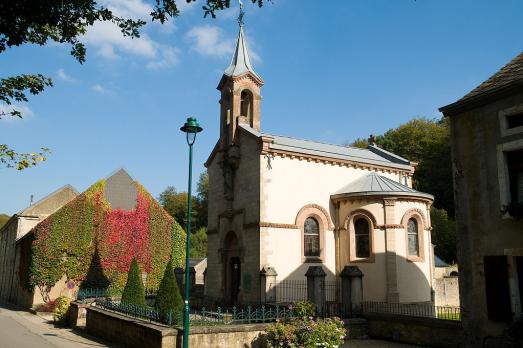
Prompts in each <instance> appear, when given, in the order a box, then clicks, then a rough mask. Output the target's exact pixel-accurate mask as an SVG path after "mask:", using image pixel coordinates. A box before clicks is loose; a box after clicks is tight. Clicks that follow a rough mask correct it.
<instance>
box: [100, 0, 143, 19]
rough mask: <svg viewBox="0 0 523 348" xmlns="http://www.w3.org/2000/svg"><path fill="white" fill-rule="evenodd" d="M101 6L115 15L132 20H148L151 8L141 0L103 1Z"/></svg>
mask: <svg viewBox="0 0 523 348" xmlns="http://www.w3.org/2000/svg"><path fill="white" fill-rule="evenodd" d="M101 4H102V5H103V6H106V7H107V8H108V9H110V10H111V11H112V12H113V13H114V14H115V15H117V16H120V17H125V18H133V19H144V20H145V19H148V16H149V14H150V13H151V11H152V10H153V8H152V6H151V5H150V4H148V3H145V2H143V1H141V0H105V1H102V2H101Z"/></svg>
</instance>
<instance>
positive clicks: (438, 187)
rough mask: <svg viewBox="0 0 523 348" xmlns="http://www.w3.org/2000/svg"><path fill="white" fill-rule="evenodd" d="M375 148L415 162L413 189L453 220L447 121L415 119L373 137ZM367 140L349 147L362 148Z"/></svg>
mask: <svg viewBox="0 0 523 348" xmlns="http://www.w3.org/2000/svg"><path fill="white" fill-rule="evenodd" d="M376 142H377V145H378V146H379V147H381V148H383V149H385V150H387V151H390V152H393V153H395V154H396V155H399V156H402V157H405V158H407V159H409V160H411V161H414V162H417V163H418V166H417V167H416V172H415V173H414V177H413V179H414V182H413V186H414V188H415V189H417V190H420V191H423V192H427V193H431V194H433V195H434V196H435V198H436V199H435V201H434V205H435V206H436V207H437V208H443V209H445V210H446V211H447V212H448V213H449V214H450V216H454V193H453V189H452V166H451V158H450V132H449V125H448V121H447V119H445V118H442V119H440V120H435V119H427V118H415V119H413V120H411V121H409V122H407V123H405V124H402V125H400V126H399V127H397V128H394V129H390V130H388V131H387V132H385V134H383V135H379V136H377V137H376ZM367 144H368V142H367V140H364V139H357V140H355V141H354V142H353V143H352V144H351V145H352V146H357V147H366V145H367Z"/></svg>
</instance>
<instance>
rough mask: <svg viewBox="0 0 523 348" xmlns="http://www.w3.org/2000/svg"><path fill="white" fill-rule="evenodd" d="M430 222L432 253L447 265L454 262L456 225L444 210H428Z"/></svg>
mask: <svg viewBox="0 0 523 348" xmlns="http://www.w3.org/2000/svg"><path fill="white" fill-rule="evenodd" d="M430 220H431V222H432V243H433V244H434V245H435V248H434V253H435V254H436V255H438V256H439V257H441V258H442V259H443V260H445V261H447V262H449V263H454V262H456V260H457V257H456V223H455V222H454V220H452V219H450V218H449V216H448V215H447V212H446V211H445V209H437V208H434V207H432V208H431V209H430Z"/></svg>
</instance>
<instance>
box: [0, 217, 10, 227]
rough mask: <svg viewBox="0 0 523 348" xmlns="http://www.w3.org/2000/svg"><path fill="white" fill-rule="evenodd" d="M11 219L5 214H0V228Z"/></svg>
mask: <svg viewBox="0 0 523 348" xmlns="http://www.w3.org/2000/svg"><path fill="white" fill-rule="evenodd" d="M10 218H11V217H10V216H9V215H6V214H0V228H2V226H4V225H5V223H6V222H7V221H8V220H9V219H10Z"/></svg>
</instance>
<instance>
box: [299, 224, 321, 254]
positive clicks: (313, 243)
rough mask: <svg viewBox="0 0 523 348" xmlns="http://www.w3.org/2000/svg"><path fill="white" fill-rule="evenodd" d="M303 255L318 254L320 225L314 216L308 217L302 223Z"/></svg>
mask: <svg viewBox="0 0 523 348" xmlns="http://www.w3.org/2000/svg"><path fill="white" fill-rule="evenodd" d="M303 241H304V254H305V257H319V256H320V225H319V224H318V221H316V219H315V218H312V217H308V218H307V219H305V222H304V225H303Z"/></svg>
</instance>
